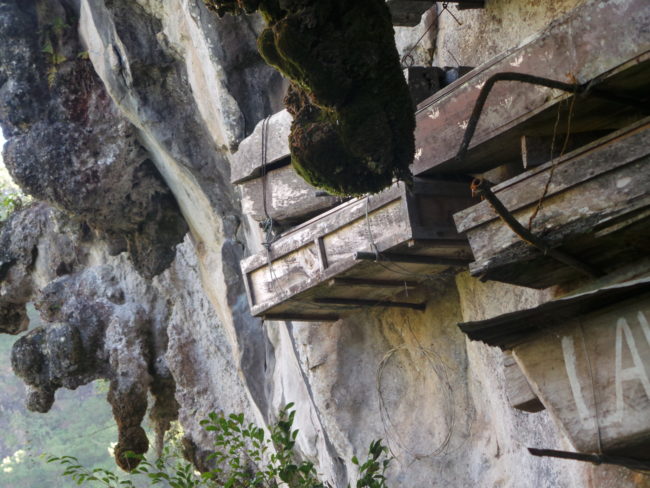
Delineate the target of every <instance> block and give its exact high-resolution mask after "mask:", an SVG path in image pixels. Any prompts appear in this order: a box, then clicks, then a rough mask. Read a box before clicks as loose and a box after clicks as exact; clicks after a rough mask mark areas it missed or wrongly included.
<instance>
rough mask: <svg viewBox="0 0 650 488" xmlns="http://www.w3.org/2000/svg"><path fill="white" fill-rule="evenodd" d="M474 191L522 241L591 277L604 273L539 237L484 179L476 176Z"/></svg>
mask: <svg viewBox="0 0 650 488" xmlns="http://www.w3.org/2000/svg"><path fill="white" fill-rule="evenodd" d="M472 193H473V194H474V195H476V196H480V197H481V198H484V199H485V200H487V201H488V202H489V203H490V205H492V208H493V209H494V211H495V212H496V213H497V215H498V216H499V217H500V218H501V220H503V222H504V223H505V224H506V225H507V226H508V227H509V228H510V230H512V232H514V233H515V234H516V235H517V236H518V237H519V238H520V239H521V240H522V241H524V242H526V243H527V244H530V245H531V246H533V247H536V248H537V249H539V250H540V251H542V253H543V254H544V256H549V257H551V258H553V259H555V260H556V261H559V262H561V263H562V264H565V265H567V266H571V267H572V268H574V269H577V270H578V271H580V272H581V273H583V274H585V275H587V276H588V277H590V278H598V277H599V276H602V275H603V273H602V272H601V271H600V270H598V269H596V268H594V267H593V266H590V265H588V264H585V263H583V262H582V261H580V260H578V259H576V258H575V257H573V256H571V255H570V254H568V253H566V252H564V251H561V250H559V249H557V248H552V247H551V246H549V245H548V244H547V243H546V242H545V241H544V240H543V239H541V238H539V237H537V236H536V235H534V234H533V233H532V232H530V231H529V230H528V229H526V228H525V227H524V226H523V225H521V224H520V223H519V221H518V220H517V219H516V218H514V216H513V215H512V214H511V213H510V211H509V210H508V209H507V208H506V206H505V205H504V204H503V203H501V200H499V199H498V198H497V197H496V195H495V194H494V193H492V190H490V189H489V188H488V187H487V186H486V184H485V181H484V180H483V179H481V178H476V179H475V180H474V181H473V182H472Z"/></svg>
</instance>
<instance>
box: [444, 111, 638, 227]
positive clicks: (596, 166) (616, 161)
mask: <svg viewBox="0 0 650 488" xmlns="http://www.w3.org/2000/svg"><path fill="white" fill-rule="evenodd" d="M649 145H650V117H648V118H644V119H643V120H640V121H638V122H636V123H634V124H631V125H629V126H628V127H625V128H623V129H621V130H618V131H615V132H613V133H611V134H608V135H607V136H605V137H603V138H601V139H598V140H596V141H594V142H592V143H591V144H588V145H586V146H582V147H581V148H579V149H577V150H575V151H572V152H570V153H568V154H566V155H564V156H562V157H561V158H559V159H556V160H554V161H548V162H546V163H545V164H543V165H541V166H538V167H537V168H534V169H532V170H530V171H527V172H525V173H522V174H521V175H519V176H516V177H514V178H511V179H509V180H508V181H506V182H504V183H502V184H500V185H497V186H495V187H493V188H492V192H493V193H494V194H495V195H496V196H498V197H499V200H501V202H502V203H503V204H504V205H505V206H506V207H507V208H508V210H510V211H511V212H516V211H517V210H520V209H523V208H525V207H526V206H528V205H531V204H536V203H537V201H538V200H539V197H540V196H541V195H542V193H543V190H544V188H545V187H546V183H547V181H548V175H549V172H550V171H551V169H552V168H553V167H554V166H555V168H556V169H555V172H556V173H555V175H554V177H553V180H552V181H551V186H550V187H549V189H548V194H547V197H552V196H554V195H557V194H559V193H562V192H564V191H566V190H568V189H571V188H574V187H577V186H579V185H581V184H583V183H585V182H588V181H589V180H591V179H594V178H596V177H598V176H600V175H602V174H604V173H607V172H609V171H612V170H614V169H616V168H618V167H621V166H625V165H628V164H630V163H633V162H635V161H637V160H639V159H640V158H642V157H644V156H646V155H648V154H650V148H649ZM524 188H525V190H526V191H522V190H523V189H524ZM496 219H498V216H497V214H496V212H494V210H493V209H492V207H491V206H490V204H489V203H488V202H481V203H479V204H477V205H474V206H472V207H468V208H466V209H464V210H461V211H460V212H458V213H456V214H455V215H454V221H455V222H456V228H457V229H458V231H459V232H467V231H469V230H471V229H473V228H475V227H477V226H479V225H482V224H485V223H487V222H490V221H493V220H496Z"/></svg>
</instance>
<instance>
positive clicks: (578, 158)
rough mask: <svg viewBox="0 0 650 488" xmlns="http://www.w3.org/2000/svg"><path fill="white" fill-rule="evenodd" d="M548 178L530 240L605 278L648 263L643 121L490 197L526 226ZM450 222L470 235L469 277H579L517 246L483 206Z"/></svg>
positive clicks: (518, 280) (647, 132) (532, 281)
mask: <svg viewBox="0 0 650 488" xmlns="http://www.w3.org/2000/svg"><path fill="white" fill-rule="evenodd" d="M554 166H555V167H554ZM553 168H554V169H553ZM551 171H553V178H552V180H551V183H550V185H549V188H548V190H549V191H548V193H547V195H546V197H545V198H544V203H543V205H542V207H541V209H540V211H539V213H538V215H537V217H536V218H535V221H534V224H533V227H532V229H531V230H532V232H533V233H534V234H536V235H540V236H543V239H544V240H545V242H547V243H548V244H549V245H551V246H552V247H558V246H562V249H563V250H564V251H566V252H568V253H569V254H571V255H573V256H580V259H581V260H583V261H584V262H586V263H588V264H591V265H592V266H595V267H599V268H601V269H602V270H603V271H608V270H612V269H615V268H616V267H617V266H619V267H620V266H622V265H624V264H625V263H626V262H630V261H634V260H636V259H639V258H641V257H643V256H644V255H648V253H649V252H650V249H649V247H648V246H650V243H649V242H648V239H650V226H648V225H647V222H648V221H649V218H650V216H649V215H648V212H647V211H648V209H649V208H650V123H649V121H648V120H647V119H646V120H644V121H643V122H640V123H638V124H635V125H633V126H632V127H630V128H629V129H626V130H622V131H619V132H617V133H614V134H612V135H610V136H607V137H606V138H604V139H602V140H599V141H597V142H595V143H593V144H591V145H588V146H585V147H584V148H582V149H580V150H577V151H575V152H573V153H571V154H569V155H567V156H566V157H564V158H562V159H561V160H559V161H556V162H549V163H546V164H544V165H542V166H540V167H538V168H535V169H534V170H531V171H529V172H527V173H525V174H523V175H521V176H519V177H516V178H514V179H512V180H510V181H508V182H506V183H504V184H502V185H498V186H496V187H495V188H494V189H493V191H494V193H495V195H496V196H497V197H498V198H499V200H500V201H501V202H502V203H503V204H504V205H505V206H506V208H508V210H509V211H510V212H511V213H512V214H513V216H514V217H515V218H516V219H517V220H518V221H519V222H520V223H522V225H524V226H527V224H528V221H529V218H530V216H531V215H532V213H533V212H534V211H535V209H536V207H537V204H538V200H539V198H540V197H541V195H543V192H544V188H545V187H546V185H547V182H548V181H549V176H550V173H551ZM454 218H455V220H456V225H457V228H458V230H459V231H460V232H466V233H467V235H468V238H469V242H470V245H471V247H472V252H473V253H474V257H475V262H474V263H473V264H471V265H470V271H471V272H472V274H474V275H480V276H484V277H485V278H487V279H495V280H499V281H505V282H508V283H513V284H518V285H522V286H532V287H546V286H550V285H552V284H557V283H560V282H563V281H566V280H570V279H574V278H575V277H576V273H575V272H574V271H573V270H572V269H571V268H566V267H564V266H563V265H558V264H557V263H556V262H555V261H553V260H552V259H550V258H547V257H544V256H541V254H540V252H539V251H538V250H537V249H536V248H533V247H532V246H530V245H528V244H527V243H524V242H523V241H521V240H520V239H519V238H518V237H517V236H516V235H515V234H514V233H513V232H512V230H510V228H509V227H508V226H506V225H505V224H504V223H503V222H502V221H501V220H500V219H499V218H498V216H497V215H496V213H495V212H494V210H493V209H492V207H491V206H489V204H488V202H481V203H480V204H478V205H475V206H473V207H470V208H468V209H466V210H463V211H461V212H459V213H458V214H456V215H455V216H454ZM644 222H645V223H646V224H644ZM604 229H608V231H604Z"/></svg>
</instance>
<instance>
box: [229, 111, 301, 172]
mask: <svg viewBox="0 0 650 488" xmlns="http://www.w3.org/2000/svg"><path fill="white" fill-rule="evenodd" d="M292 121H293V117H291V114H289V112H287V111H286V110H282V111H281V112H278V113H276V114H273V115H271V116H270V117H269V118H268V120H267V119H264V120H262V121H261V122H259V123H258V124H257V125H256V126H255V129H254V130H253V133H252V134H251V135H250V136H248V137H247V138H246V139H244V140H243V141H242V142H241V144H239V148H238V149H237V152H236V153H235V154H234V155H233V160H232V168H231V175H230V182H231V183H241V182H243V181H246V180H248V179H251V178H256V177H258V176H261V175H262V168H263V166H264V164H265V163H266V164H267V165H270V164H273V163H274V162H276V161H279V160H280V159H283V158H286V157H288V156H289V132H290V131H291V122H292ZM264 153H266V161H264V158H263V155H264Z"/></svg>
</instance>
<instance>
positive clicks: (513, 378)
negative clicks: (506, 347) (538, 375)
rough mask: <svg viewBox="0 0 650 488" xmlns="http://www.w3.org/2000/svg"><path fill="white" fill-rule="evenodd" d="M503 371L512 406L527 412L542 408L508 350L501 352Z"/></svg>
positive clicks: (537, 410)
mask: <svg viewBox="0 0 650 488" xmlns="http://www.w3.org/2000/svg"><path fill="white" fill-rule="evenodd" d="M503 373H504V376H505V380H506V396H507V397H508V402H509V403H510V406H511V407H512V408H516V409H517V410H522V411H524V412H528V413H535V412H540V411H542V410H544V405H543V404H542V402H540V401H539V398H537V395H535V392H533V390H532V388H531V387H530V384H529V383H528V380H527V379H526V376H524V374H523V373H522V372H521V369H520V368H519V365H518V364H517V362H516V361H515V360H514V358H513V357H512V352H510V351H504V352H503Z"/></svg>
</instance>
